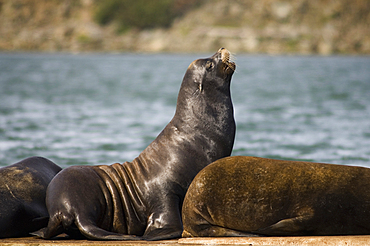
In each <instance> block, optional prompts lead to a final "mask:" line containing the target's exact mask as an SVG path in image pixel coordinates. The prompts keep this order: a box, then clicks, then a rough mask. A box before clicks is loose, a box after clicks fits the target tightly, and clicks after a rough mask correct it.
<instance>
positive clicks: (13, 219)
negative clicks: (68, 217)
mask: <svg viewBox="0 0 370 246" xmlns="http://www.w3.org/2000/svg"><path fill="white" fill-rule="evenodd" d="M60 170H61V168H60V167H58V166H57V165H56V164H55V163H53V162H52V161H49V160H48V159H45V158H42V157H30V158H27V159H24V160H22V161H20V162H18V163H15V164H13V165H10V166H6V167H3V168H0V238H5V237H21V236H27V235H28V234H29V233H30V232H33V231H35V230H38V229H40V228H42V227H44V226H45V225H47V222H48V211H47V209H46V204H45V196H46V188H47V186H48V184H49V183H50V181H51V179H52V178H53V177H54V176H55V175H56V174H57V173H58V172H59V171H60Z"/></svg>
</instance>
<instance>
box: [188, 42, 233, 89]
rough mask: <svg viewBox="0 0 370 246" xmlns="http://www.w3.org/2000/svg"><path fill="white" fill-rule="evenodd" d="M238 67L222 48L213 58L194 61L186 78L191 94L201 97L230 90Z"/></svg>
mask: <svg viewBox="0 0 370 246" xmlns="http://www.w3.org/2000/svg"><path fill="white" fill-rule="evenodd" d="M235 69H236V65H235V63H234V62H232V61H231V54H230V52H229V51H228V50H227V49H225V48H220V49H219V50H218V51H217V52H216V53H215V54H214V55H213V56H211V57H209V58H205V59H198V60H195V61H193V62H192V63H191V64H190V65H189V67H188V69H187V71H186V73H185V76H184V80H183V83H184V82H187V83H186V84H187V86H186V88H187V90H188V92H189V93H192V94H196V95H199V94H201V93H206V92H211V91H214V90H223V91H229V90H230V81H231V77H232V75H233V74H234V71H235Z"/></svg>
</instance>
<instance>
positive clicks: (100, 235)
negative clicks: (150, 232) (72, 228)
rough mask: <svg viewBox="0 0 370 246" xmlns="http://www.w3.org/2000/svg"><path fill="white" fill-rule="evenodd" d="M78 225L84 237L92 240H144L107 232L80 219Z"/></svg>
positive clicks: (77, 221) (133, 236)
mask: <svg viewBox="0 0 370 246" xmlns="http://www.w3.org/2000/svg"><path fill="white" fill-rule="evenodd" d="M76 225H77V227H78V229H79V230H80V232H81V233H82V235H84V236H85V237H87V238H89V239H92V240H117V241H118V240H119V241H125V240H142V239H141V238H140V237H137V236H135V235H125V234H119V233H114V232H110V231H106V230H104V229H102V228H99V227H98V226H96V225H94V224H92V223H90V222H89V221H88V220H83V219H78V220H76Z"/></svg>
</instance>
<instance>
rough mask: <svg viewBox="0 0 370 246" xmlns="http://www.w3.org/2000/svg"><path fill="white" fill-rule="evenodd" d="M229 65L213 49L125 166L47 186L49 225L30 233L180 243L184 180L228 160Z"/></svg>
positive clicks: (68, 176)
mask: <svg viewBox="0 0 370 246" xmlns="http://www.w3.org/2000/svg"><path fill="white" fill-rule="evenodd" d="M234 70H235V63H233V62H231V61H230V53H229V51H227V50H226V49H223V48H221V49H220V50H219V51H218V52H216V53H215V54H214V55H213V56H212V57H210V58H207V59H199V60H195V61H194V62H193V63H191V64H190V66H189V67H188V69H187V71H186V73H185V76H184V79H183V81H182V84H181V87H180V91H179V95H178V100H177V106H176V112H175V115H174V117H173V119H172V120H171V122H170V123H169V124H168V125H167V126H166V127H165V128H164V130H163V131H162V132H161V133H160V134H159V135H158V137H157V138H156V139H155V140H154V141H153V142H152V143H151V144H150V145H149V146H148V147H147V148H146V149H145V150H144V151H143V152H142V153H141V154H140V155H139V156H138V157H137V158H135V159H134V160H133V161H132V162H125V163H123V164H118V163H116V164H113V165H110V166H108V165H100V166H73V167H69V168H66V169H64V170H63V171H62V172H60V173H59V174H58V175H57V176H56V177H55V178H54V179H53V180H52V182H51V183H50V185H49V187H48V189H47V197H46V204H47V208H48V211H49V214H50V220H49V224H48V226H47V227H46V228H43V229H41V230H39V231H37V232H35V233H34V235H37V236H40V237H42V238H51V237H54V236H56V235H58V234H59V233H62V232H65V233H67V234H70V235H72V237H73V234H74V232H73V231H74V228H75V227H74V226H73V225H75V226H77V229H78V230H79V231H80V232H81V233H82V235H84V236H85V237H87V238H89V239H94V240H138V239H144V240H160V239H169V238H176V237H180V236H181V233H182V222H181V206H182V202H183V199H184V196H185V193H186V191H187V188H188V186H189V185H190V183H191V181H192V179H193V178H194V177H195V175H196V174H197V173H198V172H199V171H200V170H201V169H202V168H203V167H205V166H206V165H208V164H209V163H211V162H213V161H215V160H217V159H220V158H222V157H226V156H229V155H230V154H231V151H232V147H233V144H234V137H235V121H234V113H233V105H232V102H231V96H230V82H231V77H232V75H233V73H234Z"/></svg>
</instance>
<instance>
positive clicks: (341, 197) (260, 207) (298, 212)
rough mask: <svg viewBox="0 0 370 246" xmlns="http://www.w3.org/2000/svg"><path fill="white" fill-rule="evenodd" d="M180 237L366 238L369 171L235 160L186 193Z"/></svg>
mask: <svg viewBox="0 0 370 246" xmlns="http://www.w3.org/2000/svg"><path fill="white" fill-rule="evenodd" d="M182 213H183V214H182V218H183V225H184V232H183V237H224V236H253V235H254V236H256V235H268V236H293V235H351V234H370V169H369V168H364V167H354V166H344V165H334V164H322V163H311V162H300V161H284V160H273V159H265V158H257V157H246V156H244V157H242V156H234V157H227V158H223V159H221V160H218V161H216V162H214V163H212V164H210V165H208V166H207V167H206V168H204V169H203V170H202V171H201V172H200V173H199V174H198V175H197V176H196V177H195V178H194V180H193V182H192V184H191V185H190V187H189V190H188V193H187V194H186V197H185V200H184V204H183V210H182Z"/></svg>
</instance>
